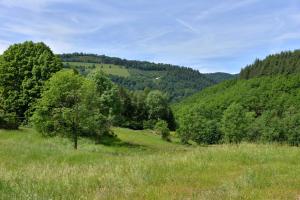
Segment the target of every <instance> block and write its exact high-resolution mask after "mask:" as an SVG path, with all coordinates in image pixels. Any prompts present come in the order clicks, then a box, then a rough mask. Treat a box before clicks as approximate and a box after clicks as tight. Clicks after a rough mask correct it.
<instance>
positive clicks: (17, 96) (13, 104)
mask: <svg viewBox="0 0 300 200" xmlns="http://www.w3.org/2000/svg"><path fill="white" fill-rule="evenodd" d="M21 124H23V125H33V126H34V127H35V128H36V129H37V130H38V131H39V132H41V133H42V134H44V135H47V136H54V135H62V136H68V137H71V138H73V139H74V147H75V148H77V138H78V137H79V136H82V137H90V138H93V139H95V141H96V142H99V141H101V138H102V136H104V135H113V133H112V132H111V129H110V128H111V126H113V125H115V126H124V127H129V128H134V129H143V128H151V129H154V128H156V129H157V131H158V132H159V133H161V135H162V138H163V139H166V140H167V139H168V136H166V133H169V129H171V130H174V129H175V121H174V117H173V114H172V111H171V109H170V108H169V105H168V101H167V98H166V96H165V95H164V94H163V93H162V92H160V91H150V90H148V89H147V90H145V91H143V92H130V91H127V90H126V89H124V88H121V87H118V86H117V85H115V84H114V83H113V82H112V81H111V80H110V79H109V78H108V77H107V76H106V75H105V74H104V73H103V72H102V71H101V70H94V71H93V72H92V73H89V74H88V75H87V76H82V75H80V74H79V73H78V71H77V70H75V69H74V70H70V69H69V70H62V62H61V60H60V58H58V57H57V56H55V55H54V54H53V53H52V51H51V50H50V48H49V47H47V46H46V45H45V44H43V43H33V42H25V43H22V44H15V45H12V46H10V47H9V48H8V49H7V50H6V51H5V52H4V53H3V55H1V57H0V128H6V129H17V128H18V127H19V126H20V125H21Z"/></svg>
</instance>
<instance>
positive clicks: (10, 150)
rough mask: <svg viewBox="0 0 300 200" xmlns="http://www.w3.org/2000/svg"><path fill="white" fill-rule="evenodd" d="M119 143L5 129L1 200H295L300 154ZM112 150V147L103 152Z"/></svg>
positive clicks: (132, 138)
mask: <svg viewBox="0 0 300 200" xmlns="http://www.w3.org/2000/svg"><path fill="white" fill-rule="evenodd" d="M115 133H116V134H117V135H118V137H119V140H116V139H115V140H112V139H105V140H104V141H103V144H99V145H95V144H94V143H93V142H92V141H90V140H88V139H81V140H80V141H79V149H78V150H77V151H75V150H73V149H72V142H71V141H70V140H69V139H66V138H58V137H56V138H43V137H42V136H40V135H39V134H38V133H36V132H35V131H33V130H32V129H22V130H20V131H4V130H0V199H70V200H71V199H72V200H73V199H130V200H131V199H297V198H299V195H300V159H299V158H300V149H299V148H296V147H289V146H280V145H254V144H241V145H239V146H234V145H233V146H231V145H217V146H208V147H198V146H194V145H192V146H182V145H180V144H178V141H177V140H176V139H174V138H173V142H172V143H168V142H164V141H162V140H161V139H160V137H159V136H157V135H154V134H153V133H151V132H150V131H132V130H128V129H121V128H116V129H115ZM105 144H110V145H105Z"/></svg>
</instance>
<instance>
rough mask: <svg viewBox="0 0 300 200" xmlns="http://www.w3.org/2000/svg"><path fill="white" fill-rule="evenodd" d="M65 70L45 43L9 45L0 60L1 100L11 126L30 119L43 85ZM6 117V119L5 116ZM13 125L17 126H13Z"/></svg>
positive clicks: (16, 125)
mask: <svg viewBox="0 0 300 200" xmlns="http://www.w3.org/2000/svg"><path fill="white" fill-rule="evenodd" d="M61 68H62V63H61V61H60V59H59V58H58V57H56V56H55V55H54V54H53V53H52V51H51V50H50V48H49V47H47V46H46V45H45V44H44V43H33V42H24V43H21V44H14V45H12V46H10V47H9V48H8V49H7V50H6V51H4V53H3V55H2V56H1V59H0V88H2V89H0V99H1V107H2V109H3V111H4V115H5V116H4V117H5V118H12V117H13V115H15V116H16V117H17V119H11V120H9V121H10V122H9V123H12V124H11V125H12V126H11V125H8V127H13V128H16V127H18V125H19V123H17V122H19V121H23V120H24V118H26V119H28V116H30V115H31V111H32V110H31V107H32V105H33V104H34V103H35V101H36V99H37V98H39V97H40V93H41V90H42V88H43V85H44V82H45V81H46V80H48V79H49V78H50V77H51V76H52V74H53V73H55V72H57V71H59V70H60V69H61ZM6 115H7V116H6ZM13 123H17V124H15V125H13Z"/></svg>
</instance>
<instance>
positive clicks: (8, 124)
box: [0, 110, 19, 129]
mask: <svg viewBox="0 0 300 200" xmlns="http://www.w3.org/2000/svg"><path fill="white" fill-rule="evenodd" d="M18 126H19V121H18V118H17V116H16V114H15V113H4V112H3V111H1V110H0V128H3V129H18Z"/></svg>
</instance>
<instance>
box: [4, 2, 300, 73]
mask: <svg viewBox="0 0 300 200" xmlns="http://www.w3.org/2000/svg"><path fill="white" fill-rule="evenodd" d="M26 40H32V41H35V42H38V41H43V42H44V43H46V44H47V45H48V46H49V47H50V48H51V49H52V50H53V51H54V52H55V53H72V52H85V53H95V54H105V55H108V56H115V57H121V58H126V59H134V60H147V61H152V62H159V63H170V64H176V65H181V66H187V67H192V68H194V69H197V70H199V71H200V72H203V73H207V72H228V73H238V72H239V71H240V69H241V68H242V67H245V66H246V65H247V64H251V63H252V62H253V61H254V60H255V59H256V58H260V59H262V58H264V57H265V56H267V55H269V54H273V53H278V52H280V51H285V50H294V49H299V48H300V1H299V0H222V1H220V0H201V1H200V0H185V1H184V0H152V1H149V0H98V1H96V0H81V1H79V0H0V54H1V53H3V51H4V50H5V49H6V48H7V47H8V46H9V45H11V44H14V43H20V42H24V41H26Z"/></svg>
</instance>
